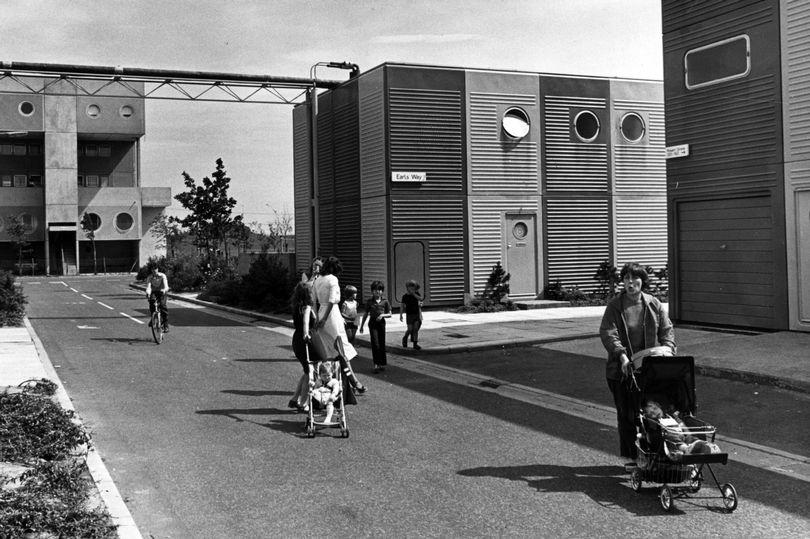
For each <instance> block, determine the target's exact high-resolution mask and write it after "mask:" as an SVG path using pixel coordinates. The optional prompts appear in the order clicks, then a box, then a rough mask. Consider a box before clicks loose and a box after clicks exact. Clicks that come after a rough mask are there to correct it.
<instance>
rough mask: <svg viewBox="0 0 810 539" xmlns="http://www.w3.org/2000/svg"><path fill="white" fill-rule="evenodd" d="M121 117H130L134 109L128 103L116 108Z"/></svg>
mask: <svg viewBox="0 0 810 539" xmlns="http://www.w3.org/2000/svg"><path fill="white" fill-rule="evenodd" d="M118 113H119V114H120V115H121V117H122V118H131V117H132V115H133V114H135V111H134V110H133V109H132V107H130V106H129V105H124V106H123V107H121V108H120V109H119V110H118Z"/></svg>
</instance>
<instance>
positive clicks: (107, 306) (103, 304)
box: [96, 301, 115, 311]
mask: <svg viewBox="0 0 810 539" xmlns="http://www.w3.org/2000/svg"><path fill="white" fill-rule="evenodd" d="M96 303H98V304H99V305H101V306H102V307H106V308H108V309H109V310H111V311H113V310H115V309H113V308H112V307H110V306H109V305H107V304H106V303H101V302H100V301H97V302H96Z"/></svg>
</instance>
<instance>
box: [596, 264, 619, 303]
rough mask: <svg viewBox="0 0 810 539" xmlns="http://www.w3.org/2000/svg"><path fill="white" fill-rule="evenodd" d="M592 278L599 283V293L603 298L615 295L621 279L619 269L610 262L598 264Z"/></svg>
mask: <svg viewBox="0 0 810 539" xmlns="http://www.w3.org/2000/svg"><path fill="white" fill-rule="evenodd" d="M593 278H594V279H595V280H597V281H599V292H600V293H601V294H602V295H603V296H604V297H608V298H612V297H613V296H615V295H616V289H617V288H618V287H619V283H620V282H621V279H620V278H619V269H618V268H617V267H616V266H614V265H613V264H612V263H611V262H610V260H604V261H602V262H601V263H600V264H599V268H598V269H597V270H596V273H595V274H594V276H593Z"/></svg>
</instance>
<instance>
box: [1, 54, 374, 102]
mask: <svg viewBox="0 0 810 539" xmlns="http://www.w3.org/2000/svg"><path fill="white" fill-rule="evenodd" d="M329 64H335V65H334V66H333V65H329V67H340V68H344V69H352V73H351V76H354V75H355V74H356V73H357V72H358V71H359V68H358V67H357V65H356V64H349V63H348V62H330V63H329ZM338 64H339V65H338ZM324 65H327V64H324ZM344 65H346V66H348V67H343V66H344ZM59 81H66V82H68V85H67V86H66V85H63V84H57V83H58V82H59ZM133 83H143V85H144V87H143V89H140V88H139V87H138V85H137V84H136V85H133ZM340 84H342V81H337V80H321V79H316V78H315V77H314V76H313V77H310V78H306V77H279V76H272V75H248V74H242V73H223V72H212V71H181V70H175V69H148V68H137V67H121V66H115V67H113V66H89V65H77V64H45V63H31V62H6V61H2V62H0V93H19V92H25V93H29V92H30V93H35V94H45V93H47V94H49V95H87V96H102V97H116V96H118V97H120V96H121V95H122V91H123V92H124V95H130V96H132V97H140V98H144V99H169V100H171V99H173V100H190V101H214V102H221V101H225V102H237V103H266V104H286V105H295V104H298V103H302V102H303V101H304V99H305V98H306V97H307V92H308V90H310V89H313V88H314V89H316V90H317V89H319V88H323V89H330V88H335V87H337V86H338V85H340Z"/></svg>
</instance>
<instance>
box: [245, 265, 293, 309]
mask: <svg viewBox="0 0 810 539" xmlns="http://www.w3.org/2000/svg"><path fill="white" fill-rule="evenodd" d="M294 286H295V282H294V281H293V279H292V277H291V276H290V272H289V270H288V269H287V268H286V267H285V266H284V265H283V264H282V263H281V262H279V261H278V260H277V259H275V258H273V257H270V256H267V255H266V254H264V253H262V254H261V255H259V257H258V258H257V259H256V260H254V261H253V263H252V264H251V265H250V268H249V269H248V272H247V274H246V275H244V276H243V277H242V288H243V291H244V292H243V296H242V304H243V305H244V306H245V307H248V308H254V309H259V310H261V311H264V312H280V311H285V310H287V308H288V303H289V298H290V295H292V290H293V287H294Z"/></svg>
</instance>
